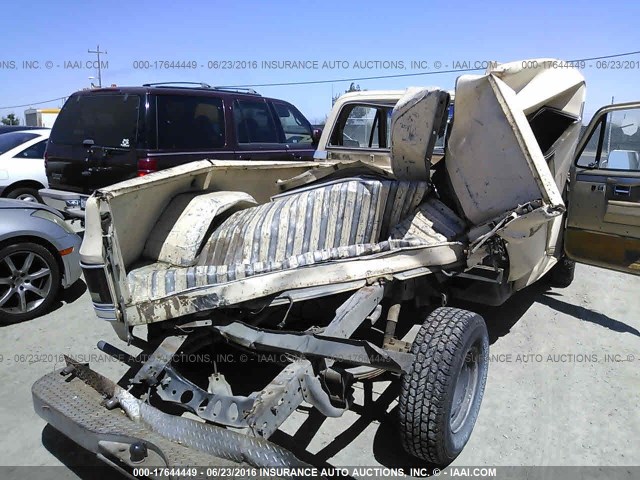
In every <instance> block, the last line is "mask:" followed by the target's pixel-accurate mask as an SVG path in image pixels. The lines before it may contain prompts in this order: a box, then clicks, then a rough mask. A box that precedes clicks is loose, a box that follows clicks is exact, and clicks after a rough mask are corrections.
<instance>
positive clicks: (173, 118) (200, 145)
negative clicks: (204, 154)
mask: <svg viewBox="0 0 640 480" xmlns="http://www.w3.org/2000/svg"><path fill="white" fill-rule="evenodd" d="M156 106H157V112H158V148H160V149H177V150H193V149H210V148H222V147H224V145H225V128H224V108H223V103H222V99H221V98H218V97H194V96H190V95H189V96H187V95H159V96H158V97H156Z"/></svg>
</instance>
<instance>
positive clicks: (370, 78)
mask: <svg viewBox="0 0 640 480" xmlns="http://www.w3.org/2000/svg"><path fill="white" fill-rule="evenodd" d="M638 54H640V50H637V51H635V52H625V53H616V54H613V55H603V56H600V57H590V58H579V59H576V60H568V61H567V63H578V62H590V61H594V60H605V59H607V58H617V57H626V56H630V55H638ZM478 70H485V69H484V68H457V69H452V70H432V71H429V72H417V73H401V74H393V75H378V76H374V77H359V78H338V79H333V80H315V81H306V82H282V83H254V84H247V85H228V86H226V87H223V88H247V87H282V86H289V85H315V84H322V83H338V82H358V81H361V80H379V79H384V78H402V77H418V76H424V75H437V74H441V73H462V72H476V71H478Z"/></svg>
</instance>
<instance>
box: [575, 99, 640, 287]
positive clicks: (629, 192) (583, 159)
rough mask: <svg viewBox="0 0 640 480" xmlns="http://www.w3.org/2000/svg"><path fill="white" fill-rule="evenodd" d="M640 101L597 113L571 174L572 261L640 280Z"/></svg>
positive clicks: (581, 145) (582, 141)
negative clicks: (639, 278)
mask: <svg viewBox="0 0 640 480" xmlns="http://www.w3.org/2000/svg"><path fill="white" fill-rule="evenodd" d="M639 125H640V102H636V103H626V104H619V105H610V106H607V107H604V108H601V109H600V110H598V112H597V113H596V114H595V115H594V117H593V119H592V120H591V122H590V123H589V126H588V127H587V130H586V132H585V134H584V135H583V137H582V139H581V141H580V142H579V144H578V148H577V150H576V153H577V155H576V161H575V162H574V165H573V167H572V169H571V180H570V183H569V200H568V214H567V226H566V232H565V243H564V244H565V251H566V253H567V255H568V256H569V258H571V259H573V260H576V261H579V262H581V263H587V264H590V265H595V266H599V267H604V268H609V269H612V270H618V271H621V272H627V273H632V274H635V275H640V130H639Z"/></svg>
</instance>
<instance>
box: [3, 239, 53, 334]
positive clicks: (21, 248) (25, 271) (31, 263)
mask: <svg viewBox="0 0 640 480" xmlns="http://www.w3.org/2000/svg"><path fill="white" fill-rule="evenodd" d="M59 288H60V268H59V266H58V262H57V261H56V259H55V258H54V256H53V255H52V254H51V252H49V250H47V249H46V248H44V247H43V246H41V245H38V244H36V243H30V242H24V243H18V244H15V245H9V246H6V247H3V248H0V321H2V322H4V323H16V322H21V321H23V320H30V319H32V318H35V317H37V316H38V315H41V314H42V313H44V312H45V311H46V310H47V309H48V308H49V307H50V306H51V303H52V302H53V301H54V299H55V298H56V295H57V294H58V290H59Z"/></svg>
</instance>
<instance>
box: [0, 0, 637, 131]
mask: <svg viewBox="0 0 640 480" xmlns="http://www.w3.org/2000/svg"><path fill="white" fill-rule="evenodd" d="M1 10H2V17H3V18H4V19H5V20H8V21H5V22H3V34H2V38H0V116H5V115H7V114H8V113H11V112H15V113H16V114H17V115H18V116H19V117H22V118H23V115H24V110H25V109H26V108H28V107H29V106H30V105H32V106H34V107H37V108H53V107H59V106H61V105H62V101H60V100H58V101H54V102H49V103H43V104H40V105H34V104H35V103H36V102H41V101H44V100H50V99H55V98H59V97H65V96H68V95H69V94H71V93H72V92H74V91H76V90H79V89H82V88H85V87H89V86H90V84H91V82H94V83H97V79H90V78H89V77H97V71H96V69H95V68H93V65H92V64H91V63H89V64H87V61H89V62H92V61H93V60H95V59H96V56H95V54H89V53H87V50H89V49H90V50H95V49H96V46H97V45H100V49H101V50H102V51H106V52H107V54H105V55H102V56H101V60H102V61H103V62H108V65H107V64H104V66H105V68H104V69H102V85H103V86H108V85H111V84H117V85H120V86H124V85H140V84H143V83H149V82H163V81H192V82H205V83H208V84H210V85H246V84H264V83H283V82H309V81H318V80H335V81H331V82H328V83H323V84H315V85H293V86H271V87H266V86H263V87H255V89H256V90H257V91H258V92H259V93H262V94H263V95H265V96H270V97H276V98H282V99H284V100H287V101H290V102H292V103H293V104H295V105H296V106H297V107H298V108H299V109H300V110H301V111H302V112H303V113H304V114H305V115H306V116H307V118H308V119H309V120H311V121H312V122H314V123H316V122H319V121H321V120H323V119H324V118H325V116H326V114H327V113H328V112H329V110H330V109H331V99H332V95H333V94H337V93H340V92H344V91H345V90H346V89H347V88H349V85H350V83H351V82H350V81H347V80H345V79H351V78H357V77H371V76H385V75H397V74H401V75H405V74H413V73H419V72H425V71H428V72H436V71H441V70H445V69H453V68H460V67H462V68H465V67H471V68H473V67H475V66H476V65H478V66H480V65H482V62H484V61H498V62H507V61H516V60H524V59H532V58H558V59H563V60H571V59H580V58H588V57H597V56H605V55H613V54H618V53H624V52H631V51H637V50H640V28H639V27H638V18H640V2H632V1H627V2H617V1H609V2H606V3H605V2H593V3H591V4H589V3H587V2H575V1H574V2H572V1H566V2H559V1H557V0H541V1H537V2H531V4H530V5H528V4H527V5H525V4H523V2H515V1H510V2H506V1H491V0H484V1H477V0H476V1H462V0H460V1H457V2H426V1H420V0H414V1H406V2H402V1H395V2H389V1H381V0H369V1H367V2H359V1H333V0H325V1H323V2H295V1H288V0H285V1H277V0H271V1H267V0H263V1H258V0H254V1H244V0H235V1H226V2H219V1H211V0H210V1H203V2H196V1H192V2H188V1H176V0H174V1H161V0H155V1H153V2H151V1H144V0H143V1H136V2H131V1H128V2H124V1H119V0H108V1H104V0H102V1H99V2H98V1H92V0H85V1H82V2H80V1H77V2H76V1H71V0H58V1H56V2H51V1H30V2H5V3H3V6H2V9H1ZM287 60H288V61H298V62H305V65H306V66H307V67H308V68H307V69H300V68H291V67H292V66H291V65H289V66H286V65H282V62H284V61H287ZM617 60H621V61H625V62H627V63H626V64H619V65H613V66H615V67H628V68H603V67H604V66H603V65H601V64H599V63H598V62H596V61H592V62H588V63H589V64H590V66H589V65H586V67H585V68H584V69H583V70H582V73H583V75H584V76H585V78H586V81H587V104H586V106H585V114H584V117H585V121H586V120H588V119H589V118H590V117H591V116H592V115H593V113H594V112H595V111H596V110H597V109H598V108H599V107H600V106H602V105H604V104H607V103H610V102H611V98H612V97H615V101H616V102H622V101H632V100H640V89H639V88H638V87H639V86H640V54H638V55H633V56H627V57H622V58H619V59H617ZM165 61H166V62H174V68H171V65H170V64H169V63H165ZM269 61H271V62H281V63H280V64H276V65H275V67H280V68H266V66H265V65H264V64H263V62H269ZM25 62H27V63H25ZM36 62H37V63H36ZM186 62H189V64H190V65H194V66H195V67H196V68H193V69H192V68H176V67H177V64H180V65H186ZM254 62H255V63H254ZM314 62H316V63H314ZM356 62H357V63H358V65H356ZM376 62H378V63H376ZM383 62H387V63H386V64H385V63H383ZM412 62H417V65H412ZM438 62H439V63H438ZM165 66H166V67H169V68H165ZM223 66H224V67H229V66H233V67H234V68H232V69H227V68H221V67H223ZM356 66H358V67H360V68H354V67H356ZM283 67H284V68H283ZM287 67H288V68H287ZM394 67H395V68H394ZM447 67H448V68H447ZM598 67H600V68H598ZM477 73H481V70H479V71H478V72H477ZM459 75H460V73H440V74H433V75H425V76H411V77H400V78H383V79H375V80H373V79H372V80H358V81H356V82H355V83H356V84H359V85H360V87H361V88H362V89H367V90H374V89H402V88H406V87H408V86H430V85H437V86H440V87H444V88H447V89H453V88H454V86H455V80H456V78H457V77H458V76H459ZM341 80H343V81H341ZM18 105H26V106H24V107H23V106H20V107H18V108H9V109H7V108H4V107H13V106H18Z"/></svg>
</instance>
